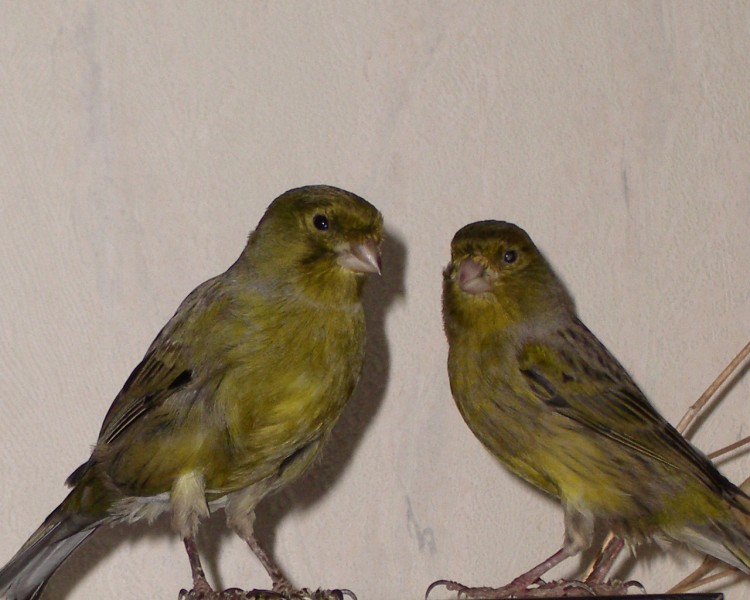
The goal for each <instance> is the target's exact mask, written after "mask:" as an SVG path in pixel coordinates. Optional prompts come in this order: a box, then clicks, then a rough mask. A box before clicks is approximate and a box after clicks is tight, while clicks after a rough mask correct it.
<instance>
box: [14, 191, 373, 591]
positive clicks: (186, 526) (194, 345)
mask: <svg viewBox="0 0 750 600" xmlns="http://www.w3.org/2000/svg"><path fill="white" fill-rule="evenodd" d="M381 237H382V217H381V216H380V213H379V212H378V211H377V210H376V209H375V208H374V207H373V206H372V205H370V204H369V203H367V202H366V201H365V200H363V199H362V198H359V197H358V196H355V195H354V194H351V193H349V192H346V191H344V190H340V189H337V188H333V187H327V186H309V187H303V188H298V189H294V190H290V191H289V192H287V193H285V194H283V195H282V196H280V197H279V198H277V199H276V200H275V201H274V202H273V203H272V204H271V205H270V206H269V208H268V209H267V211H266V213H265V215H264V216H263V218H262V219H261V221H260V223H259V224H258V227H257V228H256V230H255V231H253V232H252V233H251V234H250V237H249V240H248V243H247V246H246V247H245V249H244V251H243V252H242V254H241V255H240V257H239V258H238V260H237V261H236V262H235V263H234V264H233V265H232V266H231V267H229V269H228V270H227V271H226V272H225V273H223V274H221V275H219V276H217V277H214V278H213V279H210V280H208V281H206V282H205V283H203V284H201V285H200V286H198V287H197V288H196V289H195V290H193V292H192V293H191V294H190V295H188V297H187V298H186V299H185V300H184V301H183V302H182V304H181V305H180V307H179V308H178V309H177V312H176V313H175V315H174V316H173V317H172V318H171V319H170V320H169V322H168V323H167V324H166V325H165V326H164V328H163V329H162V330H161V332H160V333H159V334H158V335H157V337H156V339H155V340H154V341H153V343H152V344H151V346H150V347H149V349H148V351H147V352H146V355H145V356H144V358H143V360H142V361H141V363H140V364H139V365H138V366H137V367H136V368H135V370H134V371H133V373H132V374H131V375H130V377H129V378H128V380H127V381H126V382H125V385H124V386H123V388H122V390H121V391H120V393H119V394H118V395H117V397H116V398H115V400H114V402H113V404H112V406H111V408H110V409H109V412H108V413H107V415H106V417H105V419H104V423H103V425H102V428H101V432H100V434H99V440H98V441H97V443H96V446H95V447H94V450H93V452H92V454H91V458H90V459H89V460H88V461H87V462H86V463H85V464H83V465H81V467H79V468H78V469H77V470H76V471H75V472H74V473H73V474H72V475H71V476H70V478H69V479H68V482H67V483H68V484H69V485H71V486H72V487H73V489H72V491H71V492H70V494H69V495H68V497H67V498H66V499H65V500H64V501H63V503H62V504H61V505H60V507H58V508H57V509H56V510H55V511H54V512H53V513H52V514H51V515H50V517H48V519H47V521H46V522H45V524H44V525H43V526H42V527H40V529H39V530H38V531H37V533H36V534H35V535H34V536H32V538H31V539H30V540H29V542H27V544H26V545H25V546H24V547H23V548H22V549H21V550H20V551H19V553H18V554H17V555H16V557H14V559H13V560H11V562H10V563H9V564H8V565H6V567H4V568H3V570H2V571H0V597H9V598H26V597H33V594H34V593H35V592H34V590H36V589H37V588H39V586H41V585H43V583H44V581H45V580H46V579H47V578H48V577H49V576H50V575H51V573H52V571H54V569H55V568H56V567H57V566H58V565H59V563H60V562H61V560H62V559H64V558H65V556H67V555H68V554H69V553H70V552H71V551H72V550H73V549H75V547H76V546H77V545H78V544H79V543H80V542H81V541H83V539H85V537H86V536H87V535H88V534H89V533H91V532H92V531H93V530H94V529H95V528H96V527H98V526H99V525H101V524H102V523H106V522H112V521H117V520H123V519H126V520H135V519H138V518H141V517H148V518H153V517H154V516H156V515H157V514H159V513H160V512H162V511H163V510H167V509H171V510H172V512H173V516H172V521H173V525H174V527H175V529H176V530H177V532H178V533H179V534H180V535H181V536H182V537H183V538H186V539H188V538H192V536H193V535H194V533H195V530H196V528H197V525H198V522H199V520H200V519H201V518H202V517H204V516H205V515H206V514H207V513H208V507H207V502H208V503H211V502H213V503H215V504H216V505H217V506H224V505H225V506H226V510H227V519H228V522H229V524H230V526H232V527H233V528H234V529H235V530H236V531H237V532H238V533H239V534H240V535H241V536H242V537H243V538H244V539H246V540H247V541H248V543H250V544H251V547H253V542H254V540H253V539H252V520H253V508H254V507H255V504H256V503H257V502H258V501H259V500H260V499H261V498H262V497H263V496H264V495H265V494H267V493H268V492H269V491H272V490H273V489H276V488H278V487H279V486H281V485H284V484H285V483H287V482H288V481H290V480H291V479H293V478H294V477H296V476H297V475H299V474H300V473H301V472H302V471H303V470H304V469H305V468H306V467H307V466H308V465H309V464H310V462H311V461H312V460H313V458H314V457H315V455H316V453H317V450H318V449H319V448H320V446H321V444H322V443H323V442H324V441H325V439H326V437H327V436H328V434H329V432H330V431H331V428H332V427H333V425H334V423H335V422H336V419H337V418H338V416H339V414H340V413H341V410H342V409H343V407H344V405H345V404H346V401H347V400H348V398H349V396H350V395H351V393H352V390H353V389H354V387H355V385H356V383H357V379H358V377H359V374H360V371H361V368H362V361H363V352H364V338H365V322H364V314H363V310H362V305H361V303H360V299H361V294H362V285H363V280H364V275H365V273H366V272H379V270H380V254H379V244H380V241H381ZM55 548H57V550H54V551H53V549H55ZM254 550H255V548H254ZM256 553H257V552H256ZM48 555H49V556H48ZM259 558H261V560H264V559H266V560H270V559H268V557H265V556H264V557H261V556H259ZM264 564H266V563H265V562H264ZM266 566H267V568H268V565H266ZM273 566H274V565H271V567H273ZM35 569H38V570H37V571H35ZM269 572H270V569H269ZM194 576H195V572H194ZM274 578H275V575H274ZM285 585H286V582H285V581H283V580H278V581H277V580H276V578H275V580H274V586H275V587H281V588H283V587H284V586H285ZM282 591H283V590H282Z"/></svg>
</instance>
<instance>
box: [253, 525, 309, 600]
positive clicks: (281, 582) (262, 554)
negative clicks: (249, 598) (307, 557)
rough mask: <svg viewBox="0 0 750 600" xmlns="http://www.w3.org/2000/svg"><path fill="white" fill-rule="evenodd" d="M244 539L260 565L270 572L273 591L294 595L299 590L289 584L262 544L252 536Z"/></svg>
mask: <svg viewBox="0 0 750 600" xmlns="http://www.w3.org/2000/svg"><path fill="white" fill-rule="evenodd" d="M242 539H243V540H245V542H246V543H247V545H248V546H250V550H252V551H253V554H255V556H257V557H258V560H259V561H260V564H262V565H263V567H264V568H265V570H266V571H267V572H268V575H269V576H270V577H271V581H273V588H272V589H273V591H274V592H278V593H280V594H284V595H286V596H291V595H292V594H294V593H295V592H296V591H297V590H296V589H295V588H294V586H292V584H291V583H289V580H288V579H287V578H286V577H284V574H283V573H282V572H281V568H280V567H279V565H277V564H276V562H275V561H274V560H273V559H272V558H271V557H270V556H269V555H268V554H267V553H266V551H265V550H264V549H263V547H262V546H261V545H260V543H258V540H257V539H256V538H255V536H254V535H252V534H250V535H242Z"/></svg>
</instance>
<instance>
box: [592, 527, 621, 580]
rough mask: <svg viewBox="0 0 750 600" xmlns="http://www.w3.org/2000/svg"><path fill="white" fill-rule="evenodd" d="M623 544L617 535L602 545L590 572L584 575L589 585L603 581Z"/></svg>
mask: <svg viewBox="0 0 750 600" xmlns="http://www.w3.org/2000/svg"><path fill="white" fill-rule="evenodd" d="M624 546H625V542H623V541H622V540H621V539H620V538H618V537H613V538H612V539H611V540H610V541H609V543H608V544H607V545H606V546H605V547H604V550H602V552H601V554H600V555H599V557H598V558H597V559H596V562H594V564H593V566H592V568H591V573H590V574H589V576H588V577H586V583H587V584H588V585H590V586H597V585H599V584H602V583H604V580H605V579H606V577H607V575H608V574H609V571H610V570H611V569H612V565H613V564H614V562H615V559H616V558H617V557H618V556H619V554H620V551H621V550H622V549H623V547H624Z"/></svg>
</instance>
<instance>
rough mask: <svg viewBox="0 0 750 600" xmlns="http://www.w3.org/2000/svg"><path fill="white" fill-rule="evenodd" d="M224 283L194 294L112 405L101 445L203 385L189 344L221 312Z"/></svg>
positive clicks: (215, 280)
mask: <svg viewBox="0 0 750 600" xmlns="http://www.w3.org/2000/svg"><path fill="white" fill-rule="evenodd" d="M220 282H221V276H219V277H215V278H213V279H210V280H208V281H206V282H205V283H203V284H202V285H200V286H198V287H197V288H196V289H195V290H193V292H192V293H191V294H190V295H189V296H188V297H187V298H185V300H184V301H183V302H182V304H181V305H180V307H179V308H178V309H177V312H175V314H174V316H173V317H172V318H171V319H170V320H169V322H168V323H167V324H166V325H165V326H164V328H163V329H162V330H161V331H160V332H159V335H157V336H156V339H154V341H153V342H152V343H151V346H150V347H149V349H148V351H147V352H146V355H145V356H144V357H143V360H141V362H140V363H139V364H138V366H137V367H136V368H135V369H134V370H133V372H132V373H131V374H130V376H129V377H128V379H127V380H126V381H125V384H124V385H123V387H122V389H121V390H120V392H119V393H118V394H117V396H116V398H115V400H114V402H112V406H111V407H110V409H109V411H108V412H107V415H106V417H105V418H104V423H102V428H101V431H100V432H99V442H100V443H101V442H104V443H105V444H110V443H112V442H113V441H114V440H115V439H116V438H117V437H118V436H119V435H121V434H122V432H123V431H125V430H126V429H127V428H128V427H129V426H131V425H132V424H133V423H135V422H137V421H138V420H139V419H140V418H141V417H143V415H144V414H146V413H147V412H149V411H150V410H153V409H154V408H156V407H159V406H161V405H162V404H163V403H164V402H165V400H167V399H168V398H170V397H172V396H173V395H174V394H175V393H176V392H178V391H182V390H184V389H185V388H186V387H187V386H190V385H199V384H200V383H199V381H198V379H200V377H199V374H198V372H197V371H198V368H197V365H195V364H192V363H193V356H194V355H195V354H196V353H195V352H194V349H193V348H192V347H188V346H187V345H186V344H195V343H200V339H198V338H196V336H193V335H191V334H190V331H191V329H192V328H193V326H194V324H195V323H196V322H205V320H206V318H207V315H208V314H209V313H213V312H215V311H218V310H221V308H220V302H219V300H220V297H219V290H220ZM209 317H210V315H209Z"/></svg>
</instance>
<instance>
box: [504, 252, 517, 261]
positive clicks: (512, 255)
mask: <svg viewBox="0 0 750 600" xmlns="http://www.w3.org/2000/svg"><path fill="white" fill-rule="evenodd" d="M517 259H518V252H516V251H515V250H506V251H505V254H503V260H504V261H505V262H507V263H508V264H511V263H514V262H516V260H517Z"/></svg>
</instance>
